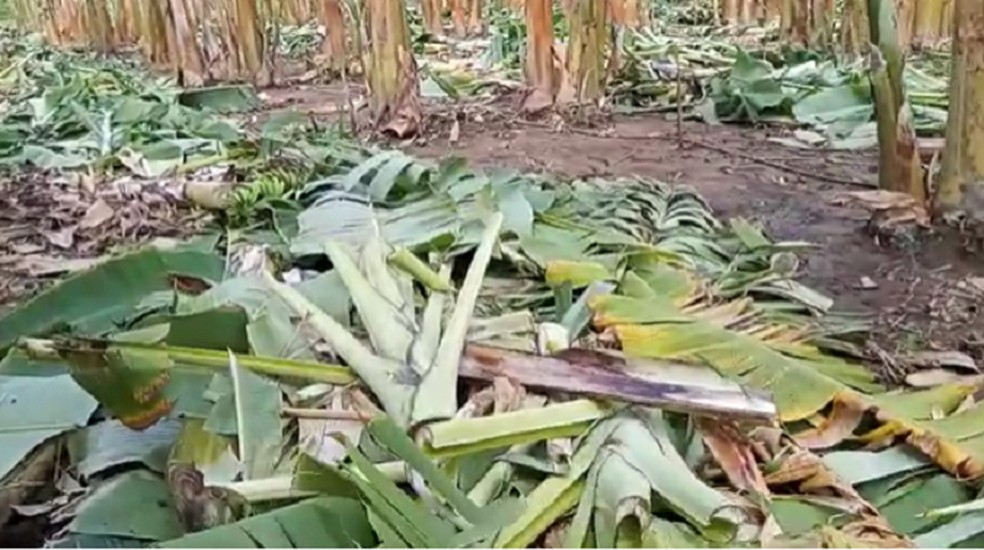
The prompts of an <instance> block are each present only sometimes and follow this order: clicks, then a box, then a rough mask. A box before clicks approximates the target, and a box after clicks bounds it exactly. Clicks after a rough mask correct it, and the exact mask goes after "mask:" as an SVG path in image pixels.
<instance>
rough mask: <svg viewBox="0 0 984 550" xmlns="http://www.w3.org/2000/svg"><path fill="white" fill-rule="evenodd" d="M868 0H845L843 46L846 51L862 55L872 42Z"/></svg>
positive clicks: (841, 34)
mask: <svg viewBox="0 0 984 550" xmlns="http://www.w3.org/2000/svg"><path fill="white" fill-rule="evenodd" d="M865 2H866V0H844V7H843V9H842V11H841V32H840V38H841V48H842V49H843V51H844V52H845V53H848V54H853V55H861V54H862V53H864V51H865V50H866V49H867V48H868V44H869V43H870V42H871V38H870V37H871V32H870V30H869V26H868V11H867V6H866V5H865Z"/></svg>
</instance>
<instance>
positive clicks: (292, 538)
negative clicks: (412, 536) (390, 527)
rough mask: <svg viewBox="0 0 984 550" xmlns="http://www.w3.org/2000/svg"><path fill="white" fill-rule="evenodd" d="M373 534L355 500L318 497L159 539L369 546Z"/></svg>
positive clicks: (219, 544) (203, 544)
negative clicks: (208, 527) (235, 520)
mask: <svg viewBox="0 0 984 550" xmlns="http://www.w3.org/2000/svg"><path fill="white" fill-rule="evenodd" d="M375 544H376V537H375V536H374V535H373V532H372V527H371V526H370V525H369V519H368V518H367V516H366V512H365V510H364V509H363V507H362V505H361V504H360V503H359V502H358V501H357V500H352V499H344V498H336V497H319V498H314V499H309V500H305V501H303V502H299V503H297V504H293V505H290V506H285V507H283V508H278V509H276V510H273V511H271V512H267V513H265V514H260V515H257V516H253V517H250V518H247V519H244V520H242V521H240V522H238V523H233V524H229V525H222V526H219V527H216V528H213V529H209V530H207V531H202V532H200V533H192V534H188V535H185V536H183V537H181V538H176V539H173V540H169V541H165V542H160V543H158V544H157V546H158V547H160V548H369V547H372V546H375Z"/></svg>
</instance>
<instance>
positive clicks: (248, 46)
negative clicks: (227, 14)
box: [231, 0, 273, 86]
mask: <svg viewBox="0 0 984 550" xmlns="http://www.w3.org/2000/svg"><path fill="white" fill-rule="evenodd" d="M261 1H262V0H261ZM232 2H233V5H232V10H231V12H232V21H233V23H234V25H233V30H234V32H235V40H236V44H237V45H238V48H237V50H238V51H237V52H236V55H237V57H238V58H239V64H238V65H239V67H240V69H241V70H242V71H244V72H245V73H246V74H243V75H241V76H242V77H244V78H246V79H247V80H250V81H252V82H254V83H256V84H258V85H260V86H268V85H270V84H271V83H272V82H273V74H272V68H271V66H270V64H269V63H268V60H267V56H266V53H267V36H266V25H265V22H264V20H263V19H262V18H261V15H262V13H263V12H262V11H261V10H260V9H259V8H258V7H257V0H232Z"/></svg>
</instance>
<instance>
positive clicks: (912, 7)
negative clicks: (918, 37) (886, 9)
mask: <svg viewBox="0 0 984 550" xmlns="http://www.w3.org/2000/svg"><path fill="white" fill-rule="evenodd" d="M926 1H927V0H919V2H920V3H922V2H926ZM895 16H896V29H897V30H896V32H897V33H898V41H899V48H900V49H901V51H902V52H903V53H905V52H908V51H909V47H910V46H911V44H912V33H913V23H914V22H915V19H916V0H895Z"/></svg>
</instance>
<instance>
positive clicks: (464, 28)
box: [450, 0, 468, 37]
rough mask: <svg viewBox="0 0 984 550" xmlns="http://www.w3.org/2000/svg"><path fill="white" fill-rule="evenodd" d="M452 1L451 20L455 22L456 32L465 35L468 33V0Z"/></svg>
mask: <svg viewBox="0 0 984 550" xmlns="http://www.w3.org/2000/svg"><path fill="white" fill-rule="evenodd" d="M450 2H451V21H452V22H453V23H454V33H455V34H456V35H457V36H459V37H463V36H465V35H466V34H468V21H467V17H468V14H467V12H466V10H467V8H468V0H450Z"/></svg>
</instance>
